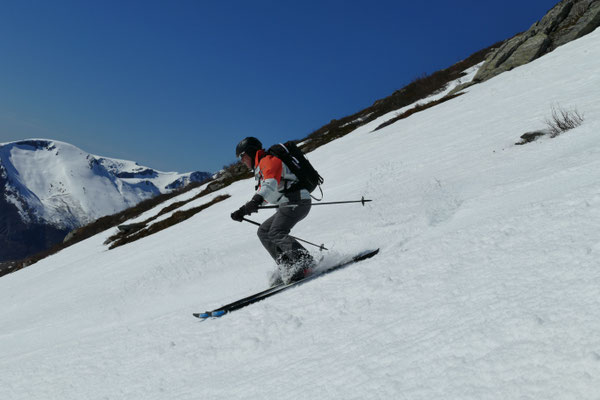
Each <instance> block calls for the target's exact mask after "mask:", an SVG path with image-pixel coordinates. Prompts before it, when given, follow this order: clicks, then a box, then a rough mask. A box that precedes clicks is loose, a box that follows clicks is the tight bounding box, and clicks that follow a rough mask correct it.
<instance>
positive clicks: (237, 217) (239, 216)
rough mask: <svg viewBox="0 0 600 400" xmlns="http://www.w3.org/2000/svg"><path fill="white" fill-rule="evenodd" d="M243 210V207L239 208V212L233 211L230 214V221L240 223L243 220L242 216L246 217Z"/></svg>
mask: <svg viewBox="0 0 600 400" xmlns="http://www.w3.org/2000/svg"><path fill="white" fill-rule="evenodd" d="M243 208H244V206H242V207H240V209H239V210H235V211H234V212H232V213H231V219H232V220H234V221H238V222H242V221H243V220H244V216H246V214H245V210H244V209H243Z"/></svg>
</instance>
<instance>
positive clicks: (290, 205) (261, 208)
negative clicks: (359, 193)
mask: <svg viewBox="0 0 600 400" xmlns="http://www.w3.org/2000/svg"><path fill="white" fill-rule="evenodd" d="M369 201H373V200H367V199H365V198H364V196H363V198H362V199H360V200H349V201H329V202H325V203H312V205H313V206H328V205H331V204H350V203H362V205H363V206H364V205H365V203H368V202H369ZM298 205H299V204H297V203H288V204H286V205H283V206H261V207H258V209H259V210H266V209H269V208H279V207H297V206H298Z"/></svg>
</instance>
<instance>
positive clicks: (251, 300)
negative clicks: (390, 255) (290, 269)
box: [193, 249, 379, 320]
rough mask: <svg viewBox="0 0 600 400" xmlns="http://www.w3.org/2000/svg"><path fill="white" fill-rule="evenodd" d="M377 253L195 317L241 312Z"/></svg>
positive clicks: (356, 258)
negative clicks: (247, 307) (277, 294)
mask: <svg viewBox="0 0 600 400" xmlns="http://www.w3.org/2000/svg"><path fill="white" fill-rule="evenodd" d="M377 253H379V249H375V250H366V251H363V252H361V253H359V254H357V255H355V256H354V257H352V258H351V259H349V260H346V261H343V262H341V263H339V264H336V265H334V266H332V267H329V268H327V269H325V270H324V271H322V272H319V273H315V274H313V275H309V276H307V277H306V278H303V279H300V280H299V281H296V282H292V283H288V284H281V285H277V286H273V287H270V288H268V289H266V290H263V291H262V292H258V293H255V294H253V295H251V296H248V297H244V298H243V299H240V300H237V301H234V302H233V303H229V304H226V305H224V306H221V307H219V308H217V309H215V310H212V311H205V312H202V313H194V314H193V315H194V317H196V318H200V319H203V320H204V319H207V318H218V317H222V316H223V315H225V314H227V313H230V312H232V311H235V310H239V309H240V308H243V307H246V306H248V305H250V304H253V303H256V302H258V301H261V300H264V299H266V298H268V297H271V296H273V295H274V294H276V293H281V292H283V291H285V290H287V289H290V288H292V287H296V286H299V285H302V284H304V283H306V282H308V281H311V280H313V279H315V278H318V277H320V276H323V275H325V274H328V273H330V272H333V271H335V270H338V269H340V268H344V267H346V266H348V265H350V264H354V263H356V262H359V261H363V260H366V259H368V258H371V257H373V256H375V255H376V254H377Z"/></svg>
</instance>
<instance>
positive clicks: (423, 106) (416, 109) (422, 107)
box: [373, 92, 464, 131]
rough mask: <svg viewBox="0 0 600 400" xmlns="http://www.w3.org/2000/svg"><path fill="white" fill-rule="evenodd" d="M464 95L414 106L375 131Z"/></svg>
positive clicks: (451, 96) (450, 96) (456, 94)
mask: <svg viewBox="0 0 600 400" xmlns="http://www.w3.org/2000/svg"><path fill="white" fill-rule="evenodd" d="M463 94H464V92H461V93H455V94H452V95H449V96H445V97H442V98H441V99H439V100H435V101H431V102H429V103H426V104H417V105H416V106H414V107H413V108H411V109H410V110H407V111H405V112H403V113H402V114H400V115H398V116H397V117H394V118H392V119H390V120H388V121H385V122H384V123H383V124H381V125H379V126H378V127H377V128H375V129H374V130H373V131H378V130H379V129H381V128H385V127H386V126H388V125H391V124H393V123H394V122H396V121H400V120H401V119H404V118H408V117H410V116H411V115H413V114H414V113H417V112H419V111H423V110H427V109H428V108H431V107H435V106H437V105H438V104H442V103H445V102H446V101H448V100H452V99H454V98H456V97H458V96H461V95H463Z"/></svg>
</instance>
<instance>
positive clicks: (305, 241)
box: [243, 218, 329, 251]
mask: <svg viewBox="0 0 600 400" xmlns="http://www.w3.org/2000/svg"><path fill="white" fill-rule="evenodd" d="M243 220H244V221H246V222H250V223H251V224H252V225H256V226H260V224H259V223H258V222H255V221H252V220H250V219H248V218H243ZM290 237H291V238H293V239H296V240H297V241H299V242H302V243H306V244H310V245H311V246H315V247H318V248H319V250H320V251H323V250H329V249H328V248H327V247H325V245H324V244H322V245H320V246H319V245H318V244H314V243H311V242H309V241H307V240H304V239H300V238H298V237H296V236H292V235H290Z"/></svg>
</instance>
